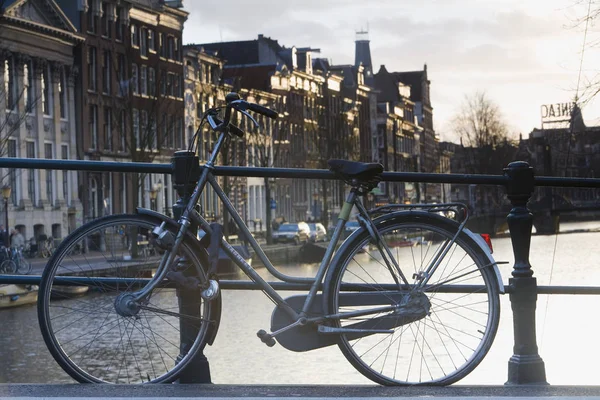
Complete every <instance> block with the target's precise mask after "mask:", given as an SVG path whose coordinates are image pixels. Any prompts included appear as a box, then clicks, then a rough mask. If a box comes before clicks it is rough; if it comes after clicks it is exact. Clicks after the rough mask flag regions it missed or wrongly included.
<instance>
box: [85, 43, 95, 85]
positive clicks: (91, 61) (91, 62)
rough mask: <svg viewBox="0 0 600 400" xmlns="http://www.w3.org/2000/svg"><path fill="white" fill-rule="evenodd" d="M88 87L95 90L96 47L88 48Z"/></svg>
mask: <svg viewBox="0 0 600 400" xmlns="http://www.w3.org/2000/svg"><path fill="white" fill-rule="evenodd" d="M87 62H88V89H89V90H91V91H93V92H95V91H96V48H95V47H90V48H88V60H87Z"/></svg>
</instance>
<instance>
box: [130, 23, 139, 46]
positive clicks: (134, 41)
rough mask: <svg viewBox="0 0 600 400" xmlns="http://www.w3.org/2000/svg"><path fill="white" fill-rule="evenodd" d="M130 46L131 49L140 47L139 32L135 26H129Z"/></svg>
mask: <svg viewBox="0 0 600 400" xmlns="http://www.w3.org/2000/svg"><path fill="white" fill-rule="evenodd" d="M131 45H132V46H133V47H139V46H140V30H139V29H138V27H137V25H133V24H132V25H131Z"/></svg>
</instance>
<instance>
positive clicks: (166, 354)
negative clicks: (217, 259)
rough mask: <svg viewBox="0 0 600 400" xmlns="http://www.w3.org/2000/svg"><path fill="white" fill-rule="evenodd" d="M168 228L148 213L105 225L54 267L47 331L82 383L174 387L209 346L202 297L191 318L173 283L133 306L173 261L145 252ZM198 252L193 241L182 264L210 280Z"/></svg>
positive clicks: (85, 233)
mask: <svg viewBox="0 0 600 400" xmlns="http://www.w3.org/2000/svg"><path fill="white" fill-rule="evenodd" d="M160 222H161V221H160V220H158V219H156V218H152V217H149V216H144V215H114V216H108V217H105V218H101V219H98V220H96V221H93V222H91V223H88V224H86V225H84V226H82V227H81V228H79V229H78V230H76V231H75V232H73V233H72V234H71V235H70V236H68V237H67V238H66V239H65V240H64V241H63V242H62V243H61V245H60V246H59V248H58V249H57V251H56V252H54V254H53V256H52V258H51V259H50V261H49V262H48V264H47V266H46V269H45V270H44V273H43V276H42V281H41V285H40V289H39V296H38V317H39V321H40V329H41V332H42V335H43V337H44V340H45V342H46V345H47V346H48V349H49V350H50V352H51V353H52V355H53V356H54V358H55V360H56V361H57V362H58V363H59V364H60V365H61V367H62V368H63V369H64V370H65V371H66V372H67V373H68V374H69V375H71V376H72V377H73V378H74V379H76V380H77V381H79V382H108V383H127V384H130V383H145V382H170V381H173V380H174V379H176V375H177V373H178V372H179V371H180V370H181V369H182V368H183V367H185V365H186V364H187V363H188V362H189V361H190V359H191V357H192V356H193V355H194V353H195V352H196V351H197V350H198V349H199V348H201V347H202V346H204V343H205V339H206V335H207V331H208V326H209V324H210V323H209V322H208V321H207V319H206V318H208V317H207V316H209V315H211V314H210V307H211V306H212V303H211V302H205V301H204V300H202V299H201V298H200V296H196V297H195V300H193V301H191V300H190V301H188V306H189V307H188V308H187V310H188V311H187V312H183V311H182V310H181V309H180V307H179V304H178V296H177V294H178V292H179V289H178V288H177V287H176V286H174V285H172V286H168V285H164V284H162V283H166V282H161V284H159V286H157V287H156V288H155V289H153V290H152V292H151V293H150V294H149V295H148V296H147V297H146V298H145V299H144V300H143V301H141V302H137V301H134V300H133V295H134V294H135V293H136V292H138V291H140V290H142V289H143V288H144V287H145V286H146V285H147V284H148V283H149V281H150V278H151V277H153V276H154V272H155V271H156V269H157V267H158V266H159V264H160V262H161V259H162V257H163V256H164V257H167V256H168V252H167V253H165V254H164V255H163V256H161V255H159V254H157V255H155V256H148V254H147V252H144V251H143V247H144V246H146V247H147V241H148V240H149V238H150V233H151V231H152V229H153V228H154V227H156V226H157V225H160ZM76 249H82V252H81V254H77V253H78V251H74V250H76ZM196 253H197V252H195V251H193V248H192V245H191V244H190V243H189V242H188V241H187V239H186V240H184V241H183V243H182V244H181V246H179V250H178V253H177V255H176V256H177V257H176V259H175V260H176V261H175V262H177V263H178V266H179V267H181V270H182V271H183V273H184V274H185V275H186V276H189V275H190V274H192V275H193V276H195V277H197V279H199V281H200V282H204V281H205V279H206V276H205V275H204V270H203V268H202V267H201V262H202V261H201V259H200V258H199V257H200V255H199V254H196ZM82 278H83V280H82ZM190 303H191V304H190ZM191 325H193V326H194V327H196V328H197V333H195V334H194V336H190V335H191V334H190V331H192V330H193V329H190V326H191ZM186 335H187V336H186ZM182 342H185V343H187V345H186V346H182V345H181V343H182ZM192 343H193V345H192Z"/></svg>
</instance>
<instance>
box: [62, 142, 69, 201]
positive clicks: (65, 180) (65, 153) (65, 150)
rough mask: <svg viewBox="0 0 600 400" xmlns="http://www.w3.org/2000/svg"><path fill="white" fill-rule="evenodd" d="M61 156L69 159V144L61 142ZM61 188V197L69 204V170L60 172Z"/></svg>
mask: <svg viewBox="0 0 600 400" xmlns="http://www.w3.org/2000/svg"><path fill="white" fill-rule="evenodd" d="M60 152H61V158H62V159H63V160H68V159H69V146H68V145H66V144H63V145H62V146H60ZM62 189H63V199H65V201H66V202H67V204H71V198H70V196H69V171H66V170H63V172H62Z"/></svg>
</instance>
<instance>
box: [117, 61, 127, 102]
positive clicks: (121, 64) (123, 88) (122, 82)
mask: <svg viewBox="0 0 600 400" xmlns="http://www.w3.org/2000/svg"><path fill="white" fill-rule="evenodd" d="M117 75H118V76H117V79H118V81H119V93H118V95H119V96H121V97H122V96H126V95H127V93H128V90H127V89H128V87H129V82H127V75H126V72H125V54H117Z"/></svg>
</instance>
